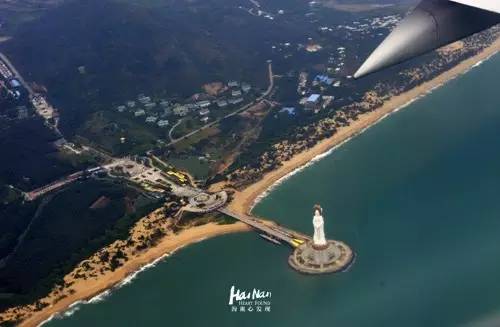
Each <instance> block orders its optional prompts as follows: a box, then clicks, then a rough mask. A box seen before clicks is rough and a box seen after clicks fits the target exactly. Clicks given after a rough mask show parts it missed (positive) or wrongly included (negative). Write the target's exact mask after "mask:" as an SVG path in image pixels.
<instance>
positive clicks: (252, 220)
mask: <svg viewBox="0 0 500 327" xmlns="http://www.w3.org/2000/svg"><path fill="white" fill-rule="evenodd" d="M218 211H219V212H220V213H222V214H225V215H227V216H230V217H233V218H234V219H237V220H239V221H241V222H243V223H245V224H247V225H249V226H250V227H252V228H254V229H256V230H258V231H260V232H262V233H264V235H266V236H268V237H271V238H272V239H275V240H277V241H283V242H286V243H288V244H289V245H291V246H292V247H294V248H295V247H298V246H299V245H301V244H303V243H305V242H306V241H308V240H310V239H311V238H310V237H309V236H307V235H304V234H302V233H299V232H296V231H293V230H291V229H288V228H286V227H283V226H279V225H275V224H273V223H266V222H264V221H263V220H260V219H258V218H256V217H253V216H250V215H245V214H240V213H235V212H232V211H230V210H229V209H227V208H221V209H218Z"/></svg>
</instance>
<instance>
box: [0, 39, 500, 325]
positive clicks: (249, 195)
mask: <svg viewBox="0 0 500 327" xmlns="http://www.w3.org/2000/svg"><path fill="white" fill-rule="evenodd" d="M499 51H500V39H497V40H496V41H495V42H494V43H493V44H492V45H490V46H489V47H487V48H485V49H484V50H483V51H481V52H480V53H478V54H477V55H475V56H473V57H471V58H468V59H466V60H464V61H462V62H461V63H459V64H458V65H456V66H455V67H453V68H451V69H450V70H448V71H446V72H444V73H442V74H440V75H438V76H437V77H435V78H433V79H432V80H429V81H427V82H425V83H423V84H421V85H419V86H417V87H415V88H413V89H411V90H409V91H407V92H404V93H402V94H400V95H397V96H393V97H391V98H390V99H388V100H387V101H385V102H384V104H383V105H382V106H380V107H379V108H377V109H376V110H374V111H371V112H367V113H364V114H362V115H360V116H359V119H358V120H356V121H353V122H351V124H350V125H349V126H345V127H342V128H339V129H338V130H337V133H335V134H334V135H333V136H332V137H330V138H328V139H325V140H322V141H321V142H319V143H318V144H316V145H315V146H314V147H312V148H310V149H308V150H306V151H304V152H302V153H300V154H297V155H295V156H294V157H293V158H292V159H290V160H288V161H285V162H283V165H282V166H280V167H279V168H278V169H276V170H273V171H270V172H268V173H266V174H265V175H264V176H263V178H262V179H260V180H259V181H257V182H256V183H254V184H252V185H249V186H248V187H246V188H245V189H244V190H243V191H236V192H235V194H234V196H233V200H232V202H231V203H230V205H229V208H230V209H231V210H232V211H234V212H237V213H248V212H250V211H251V210H252V208H253V206H254V205H255V204H256V203H257V202H258V201H259V199H260V198H262V197H263V195H264V196H265V194H266V193H267V192H269V190H270V189H272V188H273V186H275V185H277V183H280V182H281V181H283V180H284V179H286V178H288V177H289V176H290V175H291V174H294V173H295V172H297V171H299V170H301V169H303V168H304V167H306V166H307V165H308V164H310V163H311V162H314V161H316V160H317V159H320V158H323V157H324V156H325V155H328V154H329V153H330V152H331V151H332V150H333V149H335V148H336V147H338V146H341V145H342V144H344V143H345V142H347V141H349V140H350V139H351V138H352V137H355V136H356V135H359V134H360V133H362V132H363V131H364V130H366V129H367V128H369V127H371V126H372V125H374V124H376V123H377V122H379V121H381V120H382V119H384V118H385V117H387V116H388V115H390V114H391V113H394V112H396V111H398V110H399V109H401V108H404V107H405V106H407V105H409V104H410V103H412V102H413V101H415V100H416V99H418V98H420V97H422V96H424V95H426V94H428V93H429V92H431V91H432V90H434V89H436V88H437V87H439V86H441V85H443V84H445V83H446V82H448V81H450V80H452V79H453V78H455V77H457V76H459V75H461V74H463V73H465V72H467V71H469V70H470V69H471V68H473V67H475V66H477V65H478V64H480V63H481V62H483V61H484V60H486V59H488V58H489V57H491V56H493V55H495V54H496V53H497V52H499ZM248 230H250V228H249V227H248V226H246V225H245V224H243V223H240V222H238V223H235V224H231V225H216V224H213V223H210V224H206V225H202V226H197V227H192V228H190V229H189V230H186V231H182V232H181V233H179V234H177V235H174V236H167V237H164V238H163V239H162V240H161V241H160V242H159V243H158V244H157V245H156V246H154V247H152V248H150V249H148V250H146V251H145V252H144V253H142V254H141V255H139V256H137V257H135V258H131V259H130V260H128V261H127V262H126V263H125V264H124V265H123V266H121V267H119V268H118V269H116V270H115V271H113V272H109V273H107V274H105V275H103V276H100V277H99V278H98V279H89V280H79V281H78V282H77V283H75V285H73V287H72V288H73V289H75V293H74V294H71V295H69V296H67V297H66V298H64V299H62V300H60V301H58V302H56V303H55V304H53V305H51V306H48V307H45V308H43V309H42V310H40V311H37V312H33V313H32V315H31V316H29V317H28V318H26V319H25V320H23V321H22V322H21V323H20V324H19V326H39V325H40V324H43V323H44V322H47V321H48V320H50V319H52V318H53V317H54V316H56V315H58V314H63V312H64V311H67V310H68V309H71V308H72V307H73V306H74V305H75V303H81V302H85V301H89V300H90V301H92V299H93V298H95V297H96V296H99V295H101V294H105V292H107V290H109V289H111V288H113V287H117V286H118V287H119V286H120V285H123V284H125V283H126V282H127V280H128V279H129V278H131V276H132V278H133V276H134V274H135V273H137V272H138V271H141V270H143V269H144V268H145V267H147V266H148V265H154V263H155V262H157V261H159V260H161V259H162V258H165V257H166V256H169V255H170V254H172V253H173V252H175V251H176V250H178V249H180V248H182V247H185V246H187V245H190V244H193V243H196V242H200V241H202V240H204V239H207V238H211V237H215V236H218V235H223V234H228V233H235V232H243V231H248ZM52 300H53V299H52ZM2 315H3V314H0V321H1V317H2Z"/></svg>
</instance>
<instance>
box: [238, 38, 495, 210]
mask: <svg viewBox="0 0 500 327" xmlns="http://www.w3.org/2000/svg"><path fill="white" fill-rule="evenodd" d="M498 51H500V39H497V40H496V41H495V42H494V43H493V44H492V45H491V46H489V47H488V48H486V49H484V50H483V51H481V52H480V53H478V54H477V55H475V56H473V57H471V58H469V59H466V60H464V61H462V62H461V63H460V64H458V65H457V66H455V67H453V68H452V69H450V70H448V71H446V72H444V73H442V74H441V75H439V76H437V77H435V78H434V79H432V80H429V81H427V82H425V83H423V84H421V85H419V86H417V87H415V88H413V89H411V90H409V91H407V92H404V93H402V94H399V95H397V96H393V97H391V98H390V99H389V100H387V101H385V102H384V104H383V105H382V106H381V107H379V108H377V109H376V110H374V111H371V112H367V113H365V114H362V115H360V116H359V119H358V120H356V121H353V122H351V124H350V125H349V126H345V127H342V128H340V129H338V131H337V133H335V134H334V135H333V136H332V137H330V138H328V139H325V140H323V141H321V142H319V143H318V144H316V145H315V146H314V147H312V148H310V149H308V150H306V151H304V152H301V153H300V154H298V155H295V156H294V157H293V158H292V159H290V160H288V161H285V162H283V163H282V164H283V165H282V166H281V167H279V168H278V169H276V170H273V171H271V172H268V173H266V174H265V175H264V177H263V178H262V179H260V180H259V181H257V182H256V183H254V184H252V185H250V186H248V187H247V188H245V189H244V190H243V191H237V192H236V193H235V194H234V199H233V201H232V202H231V204H230V205H229V207H230V209H231V210H233V211H234V212H239V213H248V212H249V211H251V209H252V207H253V205H254V204H255V201H256V199H257V198H258V197H259V196H260V195H261V194H262V193H264V192H266V190H268V189H269V188H270V187H271V186H273V185H274V184H275V183H276V182H278V181H279V180H280V179H282V178H284V177H286V176H287V175H288V174H290V173H291V172H293V171H294V170H295V169H298V168H300V167H302V166H304V165H306V164H307V163H308V162H310V161H311V160H313V159H314V158H315V157H317V156H319V155H321V154H323V153H325V152H327V151H329V150H330V149H332V148H333V147H335V146H337V145H339V144H341V143H342V142H345V141H346V140H348V139H350V138H352V137H353V136H356V135H357V134H359V133H360V132H361V131H363V130H365V129H366V128H368V127H370V126H371V125H373V124H375V123H376V122H378V121H379V120H380V119H382V118H384V117H385V116H387V115H388V114H390V113H392V112H394V111H396V110H398V109H400V108H402V107H404V106H405V105H407V104H409V103H410V102H411V101H413V100H415V99H416V98H418V97H421V96H424V95H425V94H427V93H429V92H430V91H432V90H433V89H435V88H436V87H439V86H441V85H443V84H444V83H446V82H447V81H449V80H451V79H453V78H455V77H457V76H459V75H461V74H463V73H465V72H467V71H468V70H469V69H471V68H472V67H473V66H474V65H476V64H477V63H479V62H481V61H483V60H486V59H488V58H489V57H491V56H492V55H494V54H495V53H497V52H498Z"/></svg>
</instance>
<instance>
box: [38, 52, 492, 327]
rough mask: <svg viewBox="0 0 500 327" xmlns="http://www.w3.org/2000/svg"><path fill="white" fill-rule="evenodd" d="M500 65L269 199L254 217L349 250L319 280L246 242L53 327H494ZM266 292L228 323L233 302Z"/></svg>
mask: <svg viewBox="0 0 500 327" xmlns="http://www.w3.org/2000/svg"><path fill="white" fill-rule="evenodd" d="M499 76H500V56H496V57H494V58H492V59H491V60H489V61H488V62H486V63H484V64H483V65H481V66H480V67H478V68H476V69H473V70H472V71H471V72H469V73H467V74H466V75H464V76H461V77H460V78H457V79H455V80H453V81H451V82H449V83H448V84H447V85H445V86H443V87H441V88H440V89H438V90H436V91H434V92H433V93H432V94H431V95H429V96H427V97H425V98H423V99H420V100H418V101H416V102H415V103H413V104H412V105H410V106H409V107H408V108H406V109H405V110H402V111H400V112H398V113H396V114H394V115H392V116H391V117H390V118H388V119H385V120H383V121H382V122H380V123H379V124H377V125H376V126H374V127H372V128H370V129H369V130H367V131H366V132H365V133H363V134H362V135H360V136H358V137H356V138H355V139H353V140H352V141H350V142H348V143H347V144H345V145H344V146H342V147H340V148H339V149H338V150H336V151H334V152H333V153H332V154H331V155H329V156H328V157H326V158H325V159H323V160H321V161H319V162H317V163H316V164H314V165H312V166H310V167H308V168H306V169H305V170H303V171H302V172H301V173H300V174H297V175H294V176H293V177H292V178H290V179H289V180H287V181H286V182H284V183H283V184H281V185H280V186H279V187H277V188H276V189H275V190H274V191H273V192H272V193H271V194H270V195H269V196H268V197H266V198H265V199H264V200H263V201H262V202H261V203H260V204H259V205H258V206H257V207H256V208H255V210H254V211H255V213H256V214H258V215H261V216H265V217H269V218H272V219H274V220H276V221H278V222H280V223H282V224H284V225H287V226H289V227H291V228H294V229H297V230H301V231H304V232H307V233H311V232H312V226H311V215H312V206H313V205H314V204H315V203H320V204H321V205H322V206H323V208H324V214H325V219H326V233H327V236H328V237H330V238H336V239H341V240H343V241H345V242H347V243H348V244H349V245H351V247H352V248H353V249H354V250H355V251H356V253H357V258H356V262H355V263H354V265H353V266H352V268H351V269H350V270H349V271H348V272H345V273H341V274H335V275H325V276H318V277H312V276H304V275H300V274H298V273H296V272H294V271H292V270H291V269H289V268H288V266H287V257H288V255H289V253H290V250H289V248H287V247H286V246H275V245H272V244H271V243H268V242H265V241H263V240H262V239H260V238H259V237H258V236H257V235H256V234H254V233H247V234H236V235H227V236H223V237H219V238H216V239H211V240H207V241H204V242H202V243H198V244H196V245H192V246H189V247H187V248H185V249H183V250H181V251H179V252H178V253H177V254H175V255H173V256H172V257H170V258H169V259H168V260H165V261H163V262H160V263H158V264H157V266H156V267H155V268H153V269H149V270H147V271H145V272H143V273H141V274H140V275H138V277H137V278H136V279H135V280H134V281H133V282H132V283H130V284H129V285H126V286H124V287H122V288H120V289H117V290H114V291H113V292H112V294H111V295H110V296H108V297H106V298H105V299H104V300H103V301H101V302H99V303H95V304H88V305H82V306H80V309H79V310H78V311H76V312H75V313H73V314H72V315H71V316H70V317H68V318H64V319H61V320H53V321H51V322H50V323H48V324H47V326H50V327H56V326H72V327H73V326H182V327H184V326H188V327H189V326H273V327H274V326H321V325H323V326H343V327H344V326H347V327H350V326H354V327H358V326H384V327H385V326H397V327H400V326H498V325H500V192H499V191H500V89H499V87H498V85H499ZM232 285H235V286H236V287H237V288H240V289H242V290H243V289H252V288H254V287H255V288H259V289H262V290H268V291H271V292H272V298H271V301H272V304H271V312H261V313H256V312H253V313H249V312H245V313H241V312H237V313H235V312H231V311H230V307H229V306H228V299H229V289H230V287H231V286H232Z"/></svg>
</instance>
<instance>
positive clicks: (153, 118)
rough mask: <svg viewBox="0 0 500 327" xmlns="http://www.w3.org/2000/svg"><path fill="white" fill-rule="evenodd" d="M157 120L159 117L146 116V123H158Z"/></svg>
mask: <svg viewBox="0 0 500 327" xmlns="http://www.w3.org/2000/svg"><path fill="white" fill-rule="evenodd" d="M157 120H158V118H157V117H155V116H148V117H147V118H146V123H150V124H152V123H156V121H157Z"/></svg>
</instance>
